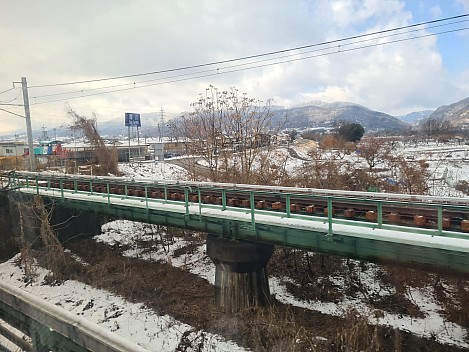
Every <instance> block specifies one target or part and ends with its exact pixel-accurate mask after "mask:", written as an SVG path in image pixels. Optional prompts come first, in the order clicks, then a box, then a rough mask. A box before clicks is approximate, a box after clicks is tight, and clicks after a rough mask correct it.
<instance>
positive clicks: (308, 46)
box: [29, 14, 469, 88]
mask: <svg viewBox="0 0 469 352" xmlns="http://www.w3.org/2000/svg"><path fill="white" fill-rule="evenodd" d="M468 16H469V14H462V15H458V16H452V17H446V18H441V19H437V20H432V21H426V22H420V23H416V24H411V25H407V26H401V27H396V28H391V29H386V30H381V31H376V32H372V33H367V34H360V35H355V36H351V37H347V38H342V39H335V40H329V41H325V42H321V43H315V44H309V45H303V46H299V47H295V48H290V49H283V50H276V51H271V52H267V53H261V54H255V55H249V56H243V57H239V58H234V59H228V60H221V61H214V62H209V63H204V64H198V65H191V66H185V67H179V68H172V69H166V70H160V71H152V72H145V73H137V74H131V75H122V76H114V77H105V78H97V79H90V80H82V81H73V82H65V83H54V84H44V85H33V86H30V87H29V88H44V87H54V86H68V85H74V84H81V83H92V82H102V81H110V80H116V79H123V78H132V77H141V76H148V75H154V74H161V73H168V72H175V71H182V70H188V69H194V68H201V67H207V66H213V65H219V64H225V63H230V62H235V61H241V60H248V59H254V58H259V57H263V56H271V55H275V54H281V53H285V52H289V51H296V50H301V49H306V48H312V47H318V46H322V45H327V44H334V43H340V42H343V41H348V40H353V39H359V38H363V37H367V36H372V35H376V34H383V33H389V32H395V31H399V30H402V29H407V28H413V27H418V26H424V25H427V24H432V23H439V22H445V21H449V20H454V19H458V18H464V17H468Z"/></svg>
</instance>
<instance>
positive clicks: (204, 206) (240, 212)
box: [7, 172, 469, 274]
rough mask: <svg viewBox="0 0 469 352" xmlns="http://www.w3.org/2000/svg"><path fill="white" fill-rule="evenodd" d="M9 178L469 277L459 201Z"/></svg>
mask: <svg viewBox="0 0 469 352" xmlns="http://www.w3.org/2000/svg"><path fill="white" fill-rule="evenodd" d="M7 178H8V188H9V189H10V190H11V191H14V192H21V193H27V194H34V195H40V196H42V197H46V198H48V199H52V200H54V202H55V204H56V206H57V205H58V206H63V207H68V208H72V209H77V210H82V211H91V212H97V213H99V214H104V215H109V216H111V217H114V218H120V219H128V220H135V221H141V222H147V223H153V224H161V225H167V226H174V227H181V228H186V229H191V230H197V231H203V232H207V233H212V234H216V235H219V236H221V237H224V238H229V239H233V240H246V241H251V242H259V243H268V244H274V245H281V246H287V247H294V248H299V249H304V250H311V251H317V252H321V253H327V254H335V255H340V256H345V257H352V258H359V259H365V260H370V261H375V262H389V263H399V264H404V265H407V266H419V267H424V268H430V269H432V270H433V269H435V270H438V271H440V270H442V271H450V272H455V273H463V274H467V273H469V233H467V232H468V231H469V220H467V219H468V216H469V202H468V200H467V199H465V198H445V197H431V196H413V195H410V196H409V195H401V194H386V193H371V192H345V191H336V190H320V189H302V188H291V187H270V186H257V185H240V184H224V183H203V182H183V181H155V180H134V179H129V178H117V177H89V176H77V175H65V174H46V173H32V172H16V173H10V174H9V175H8V176H7Z"/></svg>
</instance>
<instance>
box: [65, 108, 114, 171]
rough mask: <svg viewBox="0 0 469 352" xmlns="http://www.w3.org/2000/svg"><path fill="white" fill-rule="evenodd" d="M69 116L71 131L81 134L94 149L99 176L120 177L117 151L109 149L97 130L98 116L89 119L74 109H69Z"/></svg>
mask: <svg viewBox="0 0 469 352" xmlns="http://www.w3.org/2000/svg"><path fill="white" fill-rule="evenodd" d="M67 115H68V116H69V117H70V118H71V119H72V125H71V126H70V129H71V130H72V131H73V132H79V133H81V134H82V135H83V136H84V137H85V138H86V139H87V140H88V141H89V142H90V144H91V146H92V147H93V148H94V159H95V160H94V162H95V163H96V164H97V168H96V172H95V173H96V174H97V175H108V174H112V175H118V174H119V170H118V167H117V151H116V150H115V149H114V148H109V147H107V146H106V144H105V143H104V140H103V139H102V138H101V136H100V135H99V133H98V130H97V129H96V116H93V118H87V117H85V116H81V115H78V114H77V113H76V112H75V111H74V110H73V109H72V108H70V107H68V112H67Z"/></svg>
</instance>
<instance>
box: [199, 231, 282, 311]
mask: <svg viewBox="0 0 469 352" xmlns="http://www.w3.org/2000/svg"><path fill="white" fill-rule="evenodd" d="M273 251H274V246H273V245H270V244H264V243H254V242H247V241H233V240H229V239H226V238H220V237H218V236H217V235H212V234H209V235H208V236H207V255H208V256H209V257H210V258H211V259H212V260H213V262H214V263H215V266H216V269H215V306H216V307H217V309H218V310H220V311H222V312H225V313H235V312H240V311H242V310H243V309H245V308H249V307H255V306H267V305H268V304H270V289H269V281H268V276H267V269H266V264H267V262H268V261H269V259H270V257H271V256H272V253H273Z"/></svg>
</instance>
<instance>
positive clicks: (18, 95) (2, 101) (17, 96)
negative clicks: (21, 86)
mask: <svg viewBox="0 0 469 352" xmlns="http://www.w3.org/2000/svg"><path fill="white" fill-rule="evenodd" d="M20 94H21V90H20V91H19V92H18V94H17V95H16V97H15V98H13V99H10V100H0V103H11V102H12V101H15V100H18V98H19V97H20Z"/></svg>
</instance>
